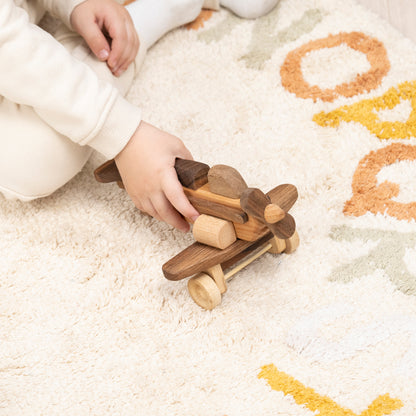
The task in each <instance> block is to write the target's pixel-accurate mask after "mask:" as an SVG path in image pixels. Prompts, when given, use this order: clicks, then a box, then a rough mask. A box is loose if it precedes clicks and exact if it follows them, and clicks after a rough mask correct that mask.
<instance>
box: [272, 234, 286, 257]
mask: <svg viewBox="0 0 416 416" xmlns="http://www.w3.org/2000/svg"><path fill="white" fill-rule="evenodd" d="M269 243H270V244H271V245H272V248H271V249H270V250H269V253H272V254H280V253H283V252H284V251H285V249H286V241H285V240H283V239H282V238H277V237H273V238H272V239H271V240H269Z"/></svg>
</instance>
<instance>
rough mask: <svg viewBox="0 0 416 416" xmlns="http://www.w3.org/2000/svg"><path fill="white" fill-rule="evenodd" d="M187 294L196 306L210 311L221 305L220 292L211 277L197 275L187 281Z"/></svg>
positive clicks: (203, 274) (202, 274) (201, 274)
mask: <svg viewBox="0 0 416 416" xmlns="http://www.w3.org/2000/svg"><path fill="white" fill-rule="evenodd" d="M188 292H189V294H190V295H191V298H192V299H193V300H194V301H195V303H196V304H197V305H199V306H200V307H201V308H204V309H206V310H212V309H214V308H215V307H216V306H217V305H219V304H220V303H221V292H220V290H219V289H218V286H217V284H216V283H215V282H214V280H213V279H212V277H211V276H209V275H207V274H205V273H199V274H197V275H196V276H194V277H192V278H191V279H189V280H188Z"/></svg>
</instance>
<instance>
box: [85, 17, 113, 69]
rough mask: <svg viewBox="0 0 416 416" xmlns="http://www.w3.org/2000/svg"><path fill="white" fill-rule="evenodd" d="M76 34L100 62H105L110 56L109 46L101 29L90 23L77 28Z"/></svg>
mask: <svg viewBox="0 0 416 416" xmlns="http://www.w3.org/2000/svg"><path fill="white" fill-rule="evenodd" d="M78 33H79V34H80V35H81V36H82V37H83V38H84V39H85V41H86V42H87V44H88V46H89V47H90V49H91V50H92V52H93V53H94V55H95V56H96V57H97V58H98V59H99V60H100V61H106V60H107V58H108V57H109V55H110V45H109V44H108V42H107V39H106V38H105V36H104V34H103V32H102V31H101V28H100V27H99V26H98V25H97V24H96V23H92V22H88V24H83V25H81V27H79V28H78Z"/></svg>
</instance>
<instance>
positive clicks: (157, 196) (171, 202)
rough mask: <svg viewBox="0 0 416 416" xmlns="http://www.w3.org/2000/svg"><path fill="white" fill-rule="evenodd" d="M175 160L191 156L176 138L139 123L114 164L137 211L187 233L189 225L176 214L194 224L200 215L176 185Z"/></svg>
mask: <svg viewBox="0 0 416 416" xmlns="http://www.w3.org/2000/svg"><path fill="white" fill-rule="evenodd" d="M176 158H181V159H192V155H191V153H190V152H189V151H188V149H186V147H185V146H184V145H183V143H182V141H181V140H179V139H178V138H177V137H175V136H172V135H171V134H168V133H166V132H164V131H162V130H159V129H157V128H156V127H154V126H152V125H150V124H148V123H145V122H144V121H142V122H141V123H140V125H139V127H138V129H137V130H136V132H135V134H134V135H133V137H132V138H131V140H130V141H129V143H128V144H127V146H126V147H125V148H124V149H123V150H122V151H121V152H120V153H119V154H118V155H117V156H116V157H115V162H116V164H117V168H118V170H119V172H120V175H121V177H122V179H123V184H124V187H125V188H126V191H127V192H128V194H129V195H130V197H131V198H132V200H133V202H134V203H135V205H136V206H137V208H139V209H140V210H141V211H145V212H147V213H148V214H150V215H152V216H153V217H155V218H157V219H158V220H161V221H165V222H167V223H168V224H170V225H172V226H174V227H176V228H178V229H180V230H182V231H185V232H186V231H188V230H189V225H188V223H187V222H186V221H185V220H184V219H183V218H182V217H181V215H180V214H179V213H181V214H182V215H183V216H185V217H187V218H191V219H192V220H194V221H195V220H196V218H197V217H198V215H199V214H198V212H197V211H196V210H195V208H194V207H193V206H192V205H191V204H190V203H189V200H188V199H187V198H186V196H185V194H184V192H183V188H182V185H181V184H180V183H179V181H178V177H177V174H176V171H175V161H176Z"/></svg>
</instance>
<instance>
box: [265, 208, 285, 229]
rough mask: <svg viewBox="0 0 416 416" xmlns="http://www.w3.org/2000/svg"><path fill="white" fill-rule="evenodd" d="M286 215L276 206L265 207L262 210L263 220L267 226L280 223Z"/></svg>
mask: <svg viewBox="0 0 416 416" xmlns="http://www.w3.org/2000/svg"><path fill="white" fill-rule="evenodd" d="M285 215H286V213H285V212H284V211H283V210H282V208H280V207H279V205H276V204H269V205H266V208H264V219H265V220H266V221H267V222H268V223H269V224H275V223H276V222H279V221H281V220H282V219H283V218H284V217H285Z"/></svg>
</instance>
